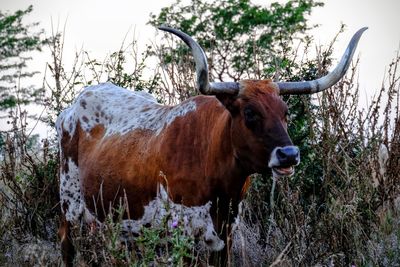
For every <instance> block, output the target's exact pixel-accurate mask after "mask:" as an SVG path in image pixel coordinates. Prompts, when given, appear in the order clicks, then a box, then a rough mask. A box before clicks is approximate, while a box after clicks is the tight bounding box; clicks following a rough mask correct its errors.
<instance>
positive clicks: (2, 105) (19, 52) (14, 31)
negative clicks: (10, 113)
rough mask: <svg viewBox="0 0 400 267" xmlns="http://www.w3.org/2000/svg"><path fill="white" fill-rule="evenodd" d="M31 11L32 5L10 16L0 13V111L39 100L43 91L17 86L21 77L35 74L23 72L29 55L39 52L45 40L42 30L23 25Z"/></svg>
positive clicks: (34, 24) (31, 87) (33, 26)
mask: <svg viewBox="0 0 400 267" xmlns="http://www.w3.org/2000/svg"><path fill="white" fill-rule="evenodd" d="M30 12H32V6H29V7H28V8H27V9H26V10H18V11H16V12H15V13H13V14H9V13H4V12H1V11H0V70H1V75H0V82H1V83H0V110H4V109H7V108H12V107H15V106H16V105H17V104H28V103H30V102H32V101H36V102H38V101H40V98H41V97H42V96H43V89H41V88H35V87H33V86H24V87H22V86H16V84H19V80H20V79H21V78H26V77H32V76H34V75H35V74H37V72H32V71H31V72H29V71H26V70H25V68H26V67H27V62H28V61H29V60H30V59H31V57H30V56H28V53H31V52H33V51H40V50H41V48H42V46H43V45H44V44H45V43H46V40H44V39H42V38H41V33H42V32H41V31H39V32H34V31H33V29H34V28H35V27H36V26H37V25H38V23H33V24H28V25H26V24H24V23H23V18H24V17H25V16H26V15H28V14H29V13H30Z"/></svg>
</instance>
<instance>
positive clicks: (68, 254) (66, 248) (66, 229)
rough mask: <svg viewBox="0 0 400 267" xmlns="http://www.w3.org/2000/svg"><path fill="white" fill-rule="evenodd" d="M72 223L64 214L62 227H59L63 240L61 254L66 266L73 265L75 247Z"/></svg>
mask: <svg viewBox="0 0 400 267" xmlns="http://www.w3.org/2000/svg"><path fill="white" fill-rule="evenodd" d="M70 228H71V223H70V222H68V221H67V220H66V218H65V216H64V215H63V218H62V221H61V225H60V228H59V229H58V236H59V238H60V240H61V255H62V260H63V263H64V266H66V267H70V266H73V261H74V256H75V249H74V245H73V244H72V239H71V229H70Z"/></svg>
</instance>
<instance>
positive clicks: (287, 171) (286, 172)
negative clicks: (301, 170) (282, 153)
mask: <svg viewBox="0 0 400 267" xmlns="http://www.w3.org/2000/svg"><path fill="white" fill-rule="evenodd" d="M272 172H273V173H274V175H275V176H278V177H280V176H291V175H293V173H294V167H293V166H290V167H273V168H272Z"/></svg>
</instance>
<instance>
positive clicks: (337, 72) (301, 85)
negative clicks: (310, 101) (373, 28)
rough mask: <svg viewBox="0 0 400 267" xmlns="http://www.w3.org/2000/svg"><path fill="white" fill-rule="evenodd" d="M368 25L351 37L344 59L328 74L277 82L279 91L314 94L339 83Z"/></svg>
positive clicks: (293, 93) (282, 92) (294, 93)
mask: <svg viewBox="0 0 400 267" xmlns="http://www.w3.org/2000/svg"><path fill="white" fill-rule="evenodd" d="M367 29H368V27H364V28H361V29H360V30H358V31H357V32H356V33H355V34H354V35H353V38H351V40H350V43H349V45H348V46H347V49H346V51H345V52H344V54H343V56H342V59H341V60H340V62H339V64H338V65H337V66H336V68H335V69H334V70H333V71H332V72H330V73H328V74H327V75H325V76H323V77H321V78H319V79H316V80H312V81H304V82H277V85H278V87H279V93H280V94H281V95H286V94H288V95H301V94H312V93H317V92H320V91H323V90H325V89H327V88H329V87H331V86H332V85H334V84H335V83H337V82H338V81H339V80H340V79H341V78H342V77H343V76H344V74H345V73H346V71H347V69H348V68H349V66H350V62H351V59H352V58H353V55H354V52H355V50H356V47H357V44H358V41H359V40H360V38H361V35H362V34H363V32H364V31H365V30H367Z"/></svg>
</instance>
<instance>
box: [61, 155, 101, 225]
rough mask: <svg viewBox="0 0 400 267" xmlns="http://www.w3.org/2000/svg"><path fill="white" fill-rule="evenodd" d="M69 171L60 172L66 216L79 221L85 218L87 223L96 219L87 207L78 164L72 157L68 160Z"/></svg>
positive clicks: (62, 207)
mask: <svg viewBox="0 0 400 267" xmlns="http://www.w3.org/2000/svg"><path fill="white" fill-rule="evenodd" d="M67 164H68V171H67V172H66V171H61V173H60V204H61V209H62V211H63V213H64V215H65V218H66V219H67V221H69V222H77V221H78V220H80V219H83V220H84V221H85V222H87V223H91V222H92V221H94V220H95V218H94V216H93V215H92V214H91V213H90V211H89V210H88V209H87V208H86V205H85V201H84V199H83V195H82V192H81V183H80V179H79V169H78V166H76V164H75V163H74V162H73V161H72V159H71V158H68V160H67Z"/></svg>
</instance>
